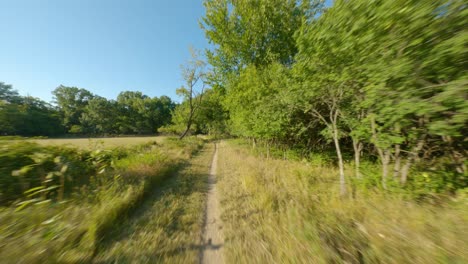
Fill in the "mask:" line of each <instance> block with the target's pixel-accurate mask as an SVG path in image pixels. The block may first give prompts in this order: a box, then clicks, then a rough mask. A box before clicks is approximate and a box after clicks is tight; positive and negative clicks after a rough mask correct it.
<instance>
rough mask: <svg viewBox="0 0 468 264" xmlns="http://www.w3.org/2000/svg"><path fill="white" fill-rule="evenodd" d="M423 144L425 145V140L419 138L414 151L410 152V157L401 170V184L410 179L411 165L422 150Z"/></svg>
mask: <svg viewBox="0 0 468 264" xmlns="http://www.w3.org/2000/svg"><path fill="white" fill-rule="evenodd" d="M423 146H424V140H422V139H421V140H419V142H418V144H417V145H416V147H414V149H413V150H412V152H411V153H410V154H409V156H408V159H407V160H406V163H405V165H404V166H403V168H402V170H401V177H400V184H402V185H405V184H406V182H407V181H408V174H409V170H410V168H411V166H412V165H413V163H414V161H415V160H416V158H417V157H418V153H419V151H421V149H422V148H423Z"/></svg>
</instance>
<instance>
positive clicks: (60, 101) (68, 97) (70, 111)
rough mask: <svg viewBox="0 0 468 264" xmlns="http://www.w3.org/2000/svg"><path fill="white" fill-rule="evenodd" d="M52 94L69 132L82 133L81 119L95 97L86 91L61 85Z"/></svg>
mask: <svg viewBox="0 0 468 264" xmlns="http://www.w3.org/2000/svg"><path fill="white" fill-rule="evenodd" d="M52 94H53V95H54V100H55V103H56V104H57V106H58V108H59V110H60V112H61V114H62V117H63V125H64V126H65V127H66V129H67V131H69V132H81V123H80V117H81V114H82V113H83V112H84V109H85V107H86V106H87V105H88V102H89V101H90V100H91V99H92V98H93V97H94V95H93V94H92V93H91V92H90V91H88V90H85V89H82V88H76V87H67V86H63V85H60V86H59V87H57V88H56V89H55V90H54V91H53V92H52Z"/></svg>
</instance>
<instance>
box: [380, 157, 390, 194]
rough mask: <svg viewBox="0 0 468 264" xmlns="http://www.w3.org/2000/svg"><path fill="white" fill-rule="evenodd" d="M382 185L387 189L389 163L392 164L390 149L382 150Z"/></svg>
mask: <svg viewBox="0 0 468 264" xmlns="http://www.w3.org/2000/svg"><path fill="white" fill-rule="evenodd" d="M381 152H382V187H383V188H384V189H385V190H386V189H387V178H388V165H389V164H390V151H389V150H388V149H386V150H384V151H382V150H381Z"/></svg>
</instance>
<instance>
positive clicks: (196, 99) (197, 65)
mask: <svg viewBox="0 0 468 264" xmlns="http://www.w3.org/2000/svg"><path fill="white" fill-rule="evenodd" d="M190 53H191V55H192V58H191V60H190V61H189V62H188V63H187V64H186V65H185V66H182V67H181V68H182V77H183V78H184V80H185V86H182V87H180V88H179V89H177V91H176V92H177V94H178V95H180V96H182V97H183V98H184V100H185V101H186V102H187V106H188V108H187V113H186V118H185V122H184V123H185V124H186V126H185V130H184V132H183V133H182V134H181V135H180V137H179V139H183V138H184V137H185V136H186V135H187V133H188V132H189V131H190V128H191V126H192V124H193V120H194V118H195V117H196V115H197V114H198V110H199V108H200V106H201V105H202V101H203V92H204V90H205V84H206V83H205V80H204V78H205V75H206V73H205V71H204V68H205V62H203V61H202V60H200V59H199V58H198V57H199V55H198V54H197V51H195V50H193V49H190Z"/></svg>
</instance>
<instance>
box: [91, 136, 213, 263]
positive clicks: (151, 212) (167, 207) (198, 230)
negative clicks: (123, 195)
mask: <svg viewBox="0 0 468 264" xmlns="http://www.w3.org/2000/svg"><path fill="white" fill-rule="evenodd" d="M212 159H213V145H212V144H205V146H204V147H203V149H201V150H200V151H199V152H198V154H196V155H195V156H193V157H192V158H191V159H190V160H189V161H187V164H186V165H185V166H184V167H183V168H182V169H181V170H180V171H178V172H177V173H175V175H173V176H172V177H170V178H169V179H168V180H166V181H164V182H163V183H161V185H160V186H158V187H157V188H155V189H154V190H153V192H152V193H151V194H150V195H149V197H148V198H147V199H146V200H145V201H143V203H142V204H141V206H140V208H139V209H138V210H137V211H136V212H135V213H134V214H133V215H132V216H131V217H129V218H128V219H126V220H124V222H123V224H121V225H119V226H116V227H115V231H114V232H113V233H112V234H110V235H109V238H108V240H107V241H103V242H102V246H101V247H100V248H99V251H98V253H97V254H96V257H95V258H94V260H93V263H196V262H198V261H200V252H201V251H202V249H203V248H204V244H203V243H202V241H201V238H200V234H202V233H203V231H202V227H203V224H204V220H203V219H204V211H205V205H206V203H205V201H206V198H207V197H206V192H207V181H208V177H209V171H210V163H211V162H212Z"/></svg>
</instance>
